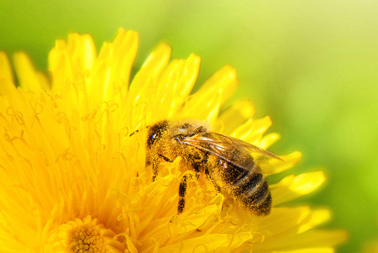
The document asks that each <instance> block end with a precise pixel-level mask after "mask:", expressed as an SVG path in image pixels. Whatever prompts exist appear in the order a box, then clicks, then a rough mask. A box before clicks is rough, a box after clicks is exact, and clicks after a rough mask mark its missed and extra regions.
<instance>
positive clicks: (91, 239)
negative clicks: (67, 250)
mask: <svg viewBox="0 0 378 253" xmlns="http://www.w3.org/2000/svg"><path fill="white" fill-rule="evenodd" d="M70 241H71V243H70V244H69V245H70V247H71V250H72V251H73V252H75V253H76V252H108V250H107V244H106V243H105V240H104V237H103V236H102V235H101V234H100V230H99V229H98V228H96V227H91V226H82V227H78V228H77V229H76V231H75V232H73V233H72V237H71V238H70Z"/></svg>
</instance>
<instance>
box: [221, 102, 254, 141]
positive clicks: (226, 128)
mask: <svg viewBox="0 0 378 253" xmlns="http://www.w3.org/2000/svg"><path fill="white" fill-rule="evenodd" d="M254 114H255V107H254V105H253V103H252V101H251V100H250V99H243V100H239V101H237V102H235V103H234V104H232V105H231V106H230V107H229V108H227V109H226V110H225V111H224V112H222V113H221V115H220V116H219V117H218V119H217V123H216V125H215V126H214V131H215V132H222V133H224V134H226V135H231V133H232V131H233V130H234V129H235V128H237V127H238V126H240V125H241V124H243V123H245V121H247V120H248V119H251V118H252V117H253V115H254Z"/></svg>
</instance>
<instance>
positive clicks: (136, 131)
mask: <svg viewBox="0 0 378 253" xmlns="http://www.w3.org/2000/svg"><path fill="white" fill-rule="evenodd" d="M149 127H150V126H146V128H149ZM139 131H140V129H137V130H135V131H134V132H132V133H131V134H129V137H131V136H133V135H134V134H136V133H138V132H139Z"/></svg>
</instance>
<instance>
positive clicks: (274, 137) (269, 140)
mask: <svg viewBox="0 0 378 253" xmlns="http://www.w3.org/2000/svg"><path fill="white" fill-rule="evenodd" d="M280 138H281V135H280V134H278V133H270V134H267V135H265V136H264V137H262V138H261V139H260V140H259V141H257V142H255V145H256V146H258V147H260V148H262V149H267V148H269V147H270V146H271V145H272V144H274V143H275V142H276V141H278V140H279V139H280Z"/></svg>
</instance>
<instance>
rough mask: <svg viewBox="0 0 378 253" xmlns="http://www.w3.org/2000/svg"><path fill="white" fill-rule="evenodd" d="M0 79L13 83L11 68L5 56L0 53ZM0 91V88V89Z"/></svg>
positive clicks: (3, 53)
mask: <svg viewBox="0 0 378 253" xmlns="http://www.w3.org/2000/svg"><path fill="white" fill-rule="evenodd" d="M0 78H5V79H7V80H9V81H10V82H11V83H14V79H13V72H12V67H11V64H10V62H9V58H8V56H7V54H6V53H5V52H3V51H0ZM0 89H1V87H0Z"/></svg>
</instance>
